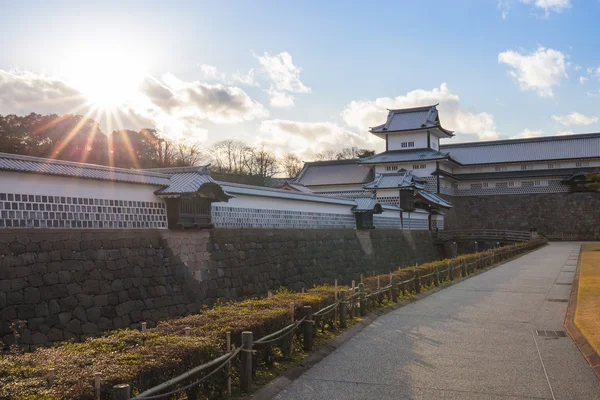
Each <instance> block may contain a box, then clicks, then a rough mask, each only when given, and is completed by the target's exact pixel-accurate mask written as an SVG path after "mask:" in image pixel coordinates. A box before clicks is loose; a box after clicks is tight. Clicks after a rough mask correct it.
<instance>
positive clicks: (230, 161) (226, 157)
mask: <svg viewBox="0 0 600 400" xmlns="http://www.w3.org/2000/svg"><path fill="white" fill-rule="evenodd" d="M251 153H252V149H251V148H250V147H249V146H248V145H247V144H246V143H244V142H242V141H239V140H222V141H220V142H217V143H215V144H214V146H213V147H212V148H211V149H210V156H211V158H212V165H213V169H215V170H216V171H219V172H227V173H230V174H247V173H248V170H247V166H248V159H249V157H250V156H251Z"/></svg>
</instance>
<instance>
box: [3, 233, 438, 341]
mask: <svg viewBox="0 0 600 400" xmlns="http://www.w3.org/2000/svg"><path fill="white" fill-rule="evenodd" d="M436 258H437V250H436V248H435V246H434V245H433V242H432V240H431V237H430V235H429V232H427V231H412V232H402V231H399V230H371V231H364V232H360V231H355V230H353V229H296V230H291V229H290V230H267V229H264V230H260V229H248V230H241V229H215V230H209V231H148V230H135V231H122V230H119V231H105V230H103V231H89V230H88V231H75V230H69V231H67V230H65V231H56V230H53V231H52V232H49V231H40V230H29V231H27V230H23V231H15V230H12V231H9V232H7V231H3V232H0V316H1V321H0V336H1V337H2V339H3V342H4V344H5V345H9V344H11V343H13V342H14V335H13V334H12V330H11V328H10V325H11V323H12V322H14V321H15V320H24V321H26V322H27V324H26V326H25V328H24V329H23V330H22V336H21V342H22V343H23V344H24V345H25V347H26V348H32V347H35V346H39V345H43V344H47V343H49V342H53V341H58V340H65V339H77V340H80V339H83V338H85V337H88V336H93V335H97V334H99V333H101V332H102V331H106V330H111V329H118V328H125V327H137V326H138V324H139V322H140V321H147V322H148V324H149V326H153V325H154V324H156V322H157V321H159V320H162V319H166V318H172V317H176V316H181V315H185V314H187V313H192V312H197V311H198V310H199V309H200V308H201V307H202V306H203V305H212V304H214V303H215V302H216V301H217V300H221V301H226V300H237V299H242V298H246V297H250V296H255V295H264V294H266V292H267V291H268V290H276V289H277V288H279V287H280V286H287V287H290V288H292V289H296V290H298V289H300V288H301V287H311V286H313V285H314V284H320V283H332V282H333V280H334V279H338V280H339V281H340V283H344V282H346V283H349V282H350V280H351V279H358V278H359V276H360V274H361V273H363V274H369V273H371V272H373V271H375V272H378V273H381V272H387V271H389V270H391V269H394V268H397V267H398V266H402V265H412V264H414V263H416V262H419V263H421V262H424V261H429V260H434V259H436Z"/></svg>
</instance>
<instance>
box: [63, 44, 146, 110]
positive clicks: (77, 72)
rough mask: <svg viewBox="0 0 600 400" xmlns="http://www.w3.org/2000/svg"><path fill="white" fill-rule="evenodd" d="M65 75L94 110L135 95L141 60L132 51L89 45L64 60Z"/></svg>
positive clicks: (137, 92)
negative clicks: (66, 60)
mask: <svg viewBox="0 0 600 400" xmlns="http://www.w3.org/2000/svg"><path fill="white" fill-rule="evenodd" d="M64 69H65V75H66V76H67V79H68V80H69V82H70V83H71V84H72V85H73V87H74V88H75V89H77V90H78V91H80V92H81V94H82V95H83V96H84V97H85V100H86V101H87V102H88V103H89V104H90V105H91V106H94V107H97V108H98V109H104V110H106V109H114V108H117V107H119V106H122V105H124V104H126V103H128V102H129V101H131V100H132V99H134V98H135V97H136V96H138V95H139V89H140V84H141V83H142V80H143V79H144V75H145V72H144V63H143V62H142V60H141V59H140V58H138V57H137V56H136V54H135V52H130V51H125V50H123V49H120V48H118V47H114V48H111V47H109V46H93V47H90V48H88V49H85V50H81V51H77V52H76V53H74V54H73V55H72V57H71V58H70V59H69V60H68V62H66V63H65V68H64Z"/></svg>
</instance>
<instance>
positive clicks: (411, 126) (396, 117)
mask: <svg viewBox="0 0 600 400" xmlns="http://www.w3.org/2000/svg"><path fill="white" fill-rule="evenodd" d="M436 106H437V104H435V105H432V106H425V107H416V108H405V109H399V110H388V111H389V112H388V116H387V121H386V122H385V124H383V125H379V126H376V127H373V128H371V129H370V131H371V133H375V134H385V133H388V132H402V131H414V130H419V129H428V128H439V129H440V131H442V132H443V133H445V134H446V135H448V136H452V132H450V131H447V130H445V129H444V128H442V126H441V125H440V118H439V115H438V110H437V108H436Z"/></svg>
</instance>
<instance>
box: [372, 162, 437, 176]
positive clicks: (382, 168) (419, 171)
mask: <svg viewBox="0 0 600 400" xmlns="http://www.w3.org/2000/svg"><path fill="white" fill-rule="evenodd" d="M388 167H389V168H391V169H388ZM435 168H436V164H435V162H420V161H411V162H406V163H398V164H379V165H376V166H375V173H377V174H385V173H390V172H396V171H399V170H401V169H405V170H407V171H411V173H412V174H413V175H415V176H418V177H430V176H431V174H432V173H433V172H434V171H435Z"/></svg>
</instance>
